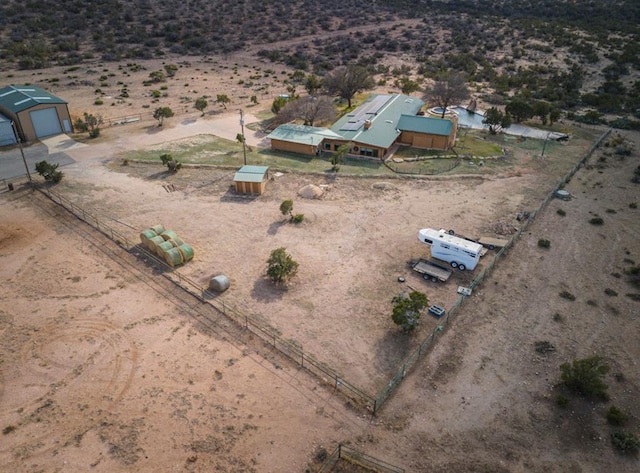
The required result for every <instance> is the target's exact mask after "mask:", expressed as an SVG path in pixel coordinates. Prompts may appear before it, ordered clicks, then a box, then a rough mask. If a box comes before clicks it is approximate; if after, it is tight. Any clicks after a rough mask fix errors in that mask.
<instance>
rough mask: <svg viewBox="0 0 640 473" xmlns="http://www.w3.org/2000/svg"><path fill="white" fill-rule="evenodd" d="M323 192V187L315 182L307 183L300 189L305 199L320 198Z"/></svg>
mask: <svg viewBox="0 0 640 473" xmlns="http://www.w3.org/2000/svg"><path fill="white" fill-rule="evenodd" d="M323 193H324V192H323V190H322V189H320V188H319V187H318V186H314V185H313V184H309V185H306V186H304V187H303V188H302V189H300V190H299V191H298V195H299V196H300V197H302V198H303V199H319V198H320V197H322V194H323Z"/></svg>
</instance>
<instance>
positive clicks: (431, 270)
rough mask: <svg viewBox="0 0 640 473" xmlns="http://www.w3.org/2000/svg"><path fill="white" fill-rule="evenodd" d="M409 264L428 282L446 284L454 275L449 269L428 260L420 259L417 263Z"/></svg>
mask: <svg viewBox="0 0 640 473" xmlns="http://www.w3.org/2000/svg"><path fill="white" fill-rule="evenodd" d="M409 264H410V266H411V269H413V270H414V271H416V272H417V273H420V274H422V277H423V278H424V279H426V280H427V281H429V280H431V281H433V282H438V281H441V282H446V281H447V279H449V276H451V274H452V273H453V272H452V271H451V270H450V269H449V268H445V267H444V266H440V265H439V264H437V263H434V262H432V261H428V260H426V259H420V260H419V261H417V262H415V261H412V262H410V263H409Z"/></svg>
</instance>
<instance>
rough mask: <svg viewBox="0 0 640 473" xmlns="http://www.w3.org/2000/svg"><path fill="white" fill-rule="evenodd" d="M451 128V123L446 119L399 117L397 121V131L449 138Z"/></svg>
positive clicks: (415, 116)
mask: <svg viewBox="0 0 640 473" xmlns="http://www.w3.org/2000/svg"><path fill="white" fill-rule="evenodd" d="M452 128H453V122H452V121H451V120H447V119H446V118H435V117H421V116H417V115H401V116H400V119H399V120H398V129H399V130H400V131H414V132H418V133H427V134H430V135H442V136H449V135H450V134H451V129H452Z"/></svg>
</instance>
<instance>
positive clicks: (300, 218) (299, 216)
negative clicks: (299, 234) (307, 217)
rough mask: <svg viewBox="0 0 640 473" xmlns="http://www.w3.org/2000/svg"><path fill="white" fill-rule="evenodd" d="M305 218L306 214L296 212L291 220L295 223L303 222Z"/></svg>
mask: <svg viewBox="0 0 640 473" xmlns="http://www.w3.org/2000/svg"><path fill="white" fill-rule="evenodd" d="M303 220H304V214H295V215H294V216H293V217H291V221H292V222H293V223H302V221H303Z"/></svg>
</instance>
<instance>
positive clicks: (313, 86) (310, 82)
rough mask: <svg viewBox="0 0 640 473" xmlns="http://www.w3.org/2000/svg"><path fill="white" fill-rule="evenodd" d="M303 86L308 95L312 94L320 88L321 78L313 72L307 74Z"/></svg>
mask: <svg viewBox="0 0 640 473" xmlns="http://www.w3.org/2000/svg"><path fill="white" fill-rule="evenodd" d="M304 88H305V90H306V91H307V93H308V94H309V95H311V96H314V95H316V94H317V93H318V91H319V90H320V89H321V88H322V79H320V78H319V77H318V76H317V75H315V74H309V75H308V76H307V80H306V81H305V83H304Z"/></svg>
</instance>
